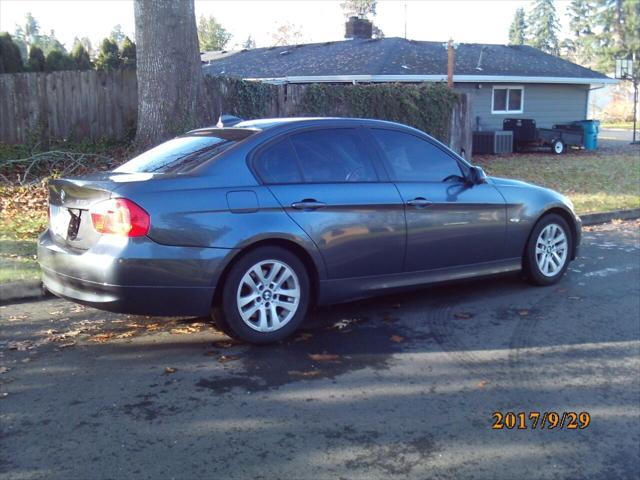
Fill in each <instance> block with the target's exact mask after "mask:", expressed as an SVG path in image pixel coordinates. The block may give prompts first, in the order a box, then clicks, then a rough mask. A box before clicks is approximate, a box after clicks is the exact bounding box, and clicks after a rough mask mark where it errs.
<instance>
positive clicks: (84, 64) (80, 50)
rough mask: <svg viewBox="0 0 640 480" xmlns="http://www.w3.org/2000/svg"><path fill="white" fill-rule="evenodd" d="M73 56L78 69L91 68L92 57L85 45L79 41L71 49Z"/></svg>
mask: <svg viewBox="0 0 640 480" xmlns="http://www.w3.org/2000/svg"><path fill="white" fill-rule="evenodd" d="M71 58H72V59H73V62H74V64H75V67H76V70H91V66H92V65H91V57H89V52H87V50H86V49H85V48H84V45H82V43H80V41H77V42H76V43H75V44H74V45H73V48H72V49H71Z"/></svg>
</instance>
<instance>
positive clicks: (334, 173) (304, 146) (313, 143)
mask: <svg viewBox="0 0 640 480" xmlns="http://www.w3.org/2000/svg"><path fill="white" fill-rule="evenodd" d="M291 142H292V144H293V146H294V148H295V150H296V153H297V154H298V160H299V162H300V168H301V170H302V177H303V179H304V181H305V182H309V183H328V182H375V181H377V180H378V177H377V175H376V172H375V169H374V167H373V164H372V163H371V159H370V158H369V157H368V155H367V150H366V146H365V145H364V143H363V142H362V139H361V138H360V136H359V135H358V132H357V131H356V130H354V129H339V128H335V129H326V130H312V131H309V132H303V133H298V134H295V135H292V136H291Z"/></svg>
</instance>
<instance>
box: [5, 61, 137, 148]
mask: <svg viewBox="0 0 640 480" xmlns="http://www.w3.org/2000/svg"><path fill="white" fill-rule="evenodd" d="M137 105H138V91H137V81H136V72H135V70H132V69H123V70H117V71H114V72H102V71H94V70H90V71H68V72H53V73H15V74H3V75H0V142H3V143H10V144H16V143H25V142H27V141H30V140H31V139H38V140H45V141H46V140H48V139H70V140H83V139H92V140H98V139H100V138H123V137H124V136H125V135H126V133H127V131H128V129H131V128H135V122H136V116H137V108H138V106H137Z"/></svg>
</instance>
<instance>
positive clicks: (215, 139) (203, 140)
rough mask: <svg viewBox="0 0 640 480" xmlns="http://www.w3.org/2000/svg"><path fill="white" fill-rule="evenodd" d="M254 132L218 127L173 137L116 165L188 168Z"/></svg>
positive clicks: (131, 169) (141, 169)
mask: <svg viewBox="0 0 640 480" xmlns="http://www.w3.org/2000/svg"><path fill="white" fill-rule="evenodd" d="M253 133H255V132H254V131H251V130H233V131H231V130H230V131H219V132H215V133H213V132H212V133H209V132H207V134H194V135H187V136H184V137H178V138H174V139H173V140H169V141H168V142H165V143H161V144H160V145H158V146H157V147H154V148H152V149H151V150H147V151H146V152H144V153H143V154H141V155H138V156H137V157H135V158H132V159H131V160H129V161H128V162H127V163H125V164H123V165H120V166H119V167H118V168H116V169H115V170H114V171H115V172H124V173H151V172H154V173H182V172H187V171H189V170H191V169H193V168H195V167H197V166H198V165H201V164H203V163H204V162H206V161H207V160H211V159H212V158H213V157H215V156H216V155H219V154H221V153H222V152H224V151H225V150H226V149H228V148H229V147H231V146H233V145H235V144H236V143H238V142H240V141H242V140H244V139H245V138H247V137H249V136H250V135H252V134H253Z"/></svg>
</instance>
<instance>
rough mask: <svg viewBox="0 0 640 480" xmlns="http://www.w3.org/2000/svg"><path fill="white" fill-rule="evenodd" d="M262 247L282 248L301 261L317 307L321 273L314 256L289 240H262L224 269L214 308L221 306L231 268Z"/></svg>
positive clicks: (243, 251) (240, 254) (217, 288)
mask: <svg viewBox="0 0 640 480" xmlns="http://www.w3.org/2000/svg"><path fill="white" fill-rule="evenodd" d="M260 247H282V248H284V249H286V250H289V251H290V252H292V253H293V254H294V255H296V256H297V257H298V258H299V259H300V261H301V262H302V263H303V264H304V266H305V268H306V269H307V273H308V275H309V283H310V292H311V296H310V301H311V305H315V303H316V300H317V296H318V287H319V285H320V271H319V268H318V265H317V264H316V261H315V260H314V259H313V257H312V255H311V254H310V253H309V252H308V251H307V250H306V249H305V248H304V247H303V246H301V245H300V244H298V243H296V242H295V241H293V240H290V239H287V238H268V239H261V240H257V241H254V242H253V243H250V244H247V245H245V246H243V247H242V248H241V249H240V250H239V251H238V253H236V254H235V255H234V256H233V258H231V260H230V261H229V262H228V263H227V264H226V265H225V267H224V269H223V270H222V272H221V273H220V275H219V277H218V281H217V285H216V288H215V291H214V294H213V300H212V305H213V306H214V307H215V306H219V305H220V301H221V297H222V290H223V289H222V286H223V285H224V282H226V280H227V277H228V275H229V271H230V270H231V268H233V266H234V265H235V264H236V263H237V262H238V261H239V260H240V259H241V258H242V257H244V256H245V255H246V254H247V253H249V252H252V251H254V250H256V249H258V248H260Z"/></svg>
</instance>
